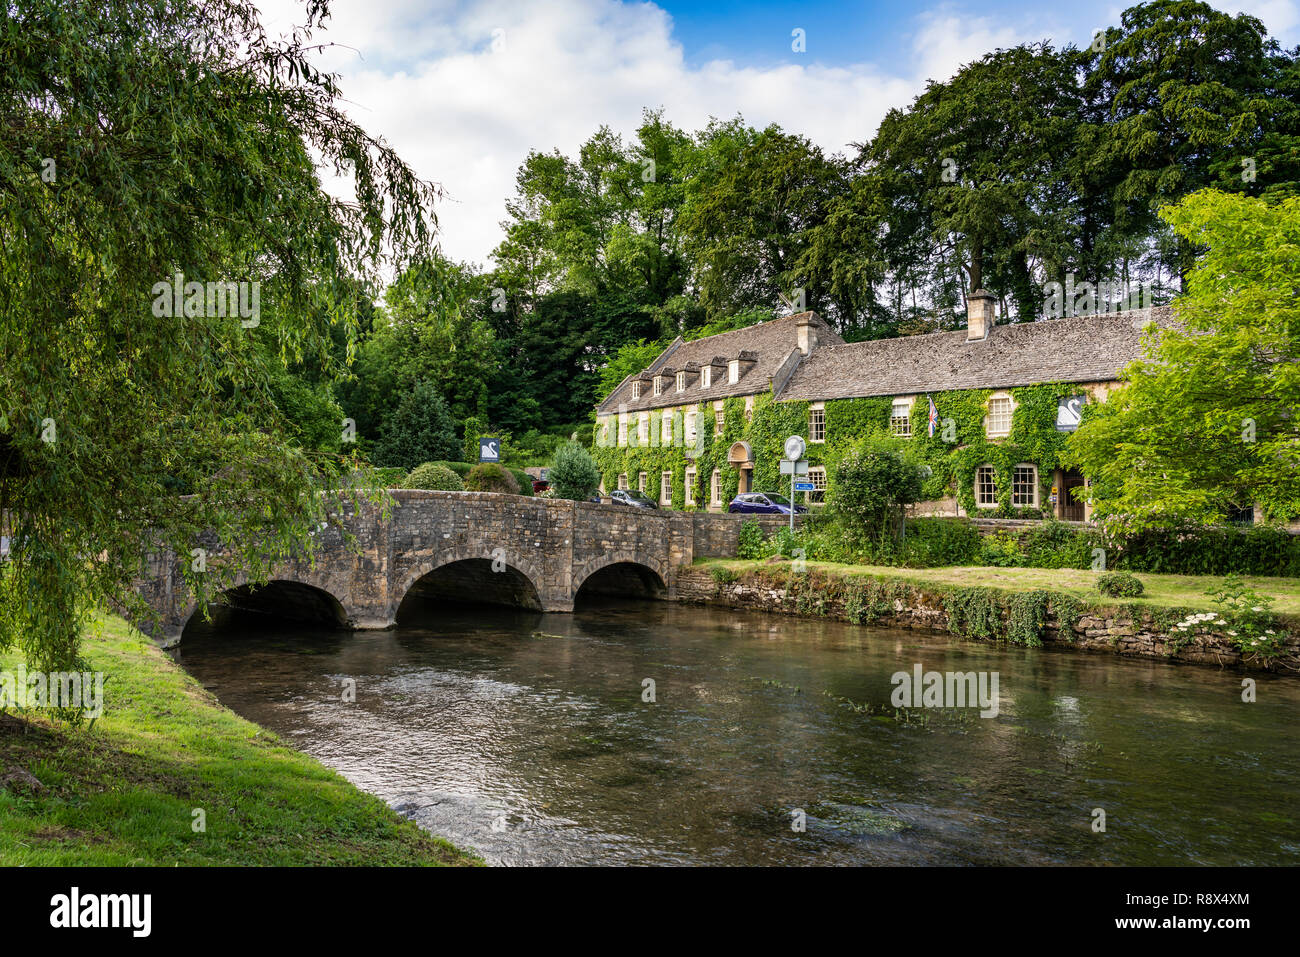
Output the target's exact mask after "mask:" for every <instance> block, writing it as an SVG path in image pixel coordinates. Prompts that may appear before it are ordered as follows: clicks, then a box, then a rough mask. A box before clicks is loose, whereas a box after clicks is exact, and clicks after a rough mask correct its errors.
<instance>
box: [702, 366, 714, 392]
mask: <svg viewBox="0 0 1300 957" xmlns="http://www.w3.org/2000/svg"><path fill="white" fill-rule="evenodd" d="M711 385H713V366H705V367H704V368H703V369H701V370H700V388H701V389H707V388H708V387H709V386H711Z"/></svg>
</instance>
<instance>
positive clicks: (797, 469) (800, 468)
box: [781, 459, 808, 475]
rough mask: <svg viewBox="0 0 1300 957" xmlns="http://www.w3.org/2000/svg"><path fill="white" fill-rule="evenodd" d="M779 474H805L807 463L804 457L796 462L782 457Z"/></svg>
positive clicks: (806, 472)
mask: <svg viewBox="0 0 1300 957" xmlns="http://www.w3.org/2000/svg"><path fill="white" fill-rule="evenodd" d="M781 474H782V475H807V474H808V463H807V461H805V460H804V459H800V460H799V461H798V462H791V461H790V460H789V459H782V460H781Z"/></svg>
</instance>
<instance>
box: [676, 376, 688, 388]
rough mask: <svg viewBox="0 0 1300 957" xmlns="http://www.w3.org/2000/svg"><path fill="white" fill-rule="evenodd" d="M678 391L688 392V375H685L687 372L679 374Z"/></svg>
mask: <svg viewBox="0 0 1300 957" xmlns="http://www.w3.org/2000/svg"><path fill="white" fill-rule="evenodd" d="M677 391H678V392H685V391H686V373H685V372H679V373H677Z"/></svg>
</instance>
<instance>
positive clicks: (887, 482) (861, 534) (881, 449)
mask: <svg viewBox="0 0 1300 957" xmlns="http://www.w3.org/2000/svg"><path fill="white" fill-rule="evenodd" d="M835 473H836V478H835V485H836V489H835V496H834V499H833V501H832V502H831V505H832V506H833V508H834V510H835V514H836V516H837V517H838V519H839V521H840V522H841V523H842V525H843V526H844V528H845V529H846V530H847V531H848V532H849V534H850V536H851V537H853V538H856V539H857V540H858V541H859V542H872V541H882V540H884V539H886V538H895V539H901V537H902V533H903V525H902V519H903V508H904V506H906V505H910V504H911V503H913V502H916V501H917V500H919V499H920V497H921V486H922V482H923V474H922V471H921V469H920V467H919V466H918V465H917V463H916V462H914V461H913V460H912V458H911V456H910V454H909V452H908V450H907V448H906V447H905V446H903V445H902V444H901V443H899V442H898V441H897V440H895V439H892V438H887V437H882V436H869V437H867V438H864V439H861V440H859V441H858V442H856V443H854V445H853V446H852V447H850V448H849V450H848V451H847V452H845V453H844V455H843V457H842V458H841V459H840V461H839V463H838V464H837V465H836V467H835Z"/></svg>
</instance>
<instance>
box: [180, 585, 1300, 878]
mask: <svg viewBox="0 0 1300 957" xmlns="http://www.w3.org/2000/svg"><path fill="white" fill-rule="evenodd" d="M179 657H180V660H181V661H182V663H183V664H184V665H185V667H186V668H187V669H188V670H189V671H190V672H191V673H193V674H194V675H195V676H196V677H198V678H199V680H201V681H202V682H203V683H204V684H205V685H207V686H208V687H209V688H211V689H212V690H213V691H214V692H215V693H216V694H217V695H218V697H220V699H221V700H222V701H223V702H224V703H226V704H227V705H228V706H230V707H231V708H233V709H234V710H236V711H237V712H239V713H240V714H243V715H244V716H246V717H248V718H250V719H251V720H253V721H256V722H258V723H259V724H262V725H265V726H267V727H269V728H271V729H273V730H275V731H277V732H279V733H280V734H282V735H284V736H285V737H286V738H287V739H288V740H289V741H290V742H292V743H293V744H294V745H295V746H296V747H299V748H301V749H302V750H304V751H306V752H308V753H310V754H312V755H315V756H316V757H318V758H319V759H320V760H322V761H323V762H325V763H326V764H328V765H330V766H332V767H334V768H337V769H338V770H339V771H340V772H342V773H343V774H344V775H346V776H347V777H348V778H349V779H350V780H352V781H354V782H355V783H356V784H358V785H359V786H361V787H363V788H365V789H367V790H369V791H372V792H373V793H375V794H378V795H380V796H381V797H383V798H384V799H385V800H387V801H389V802H390V803H391V804H393V805H394V806H396V807H398V808H399V809H401V810H402V811H403V812H404V813H407V814H409V815H410V816H412V817H413V818H414V819H415V820H417V821H418V822H420V823H421V824H422V825H423V826H425V827H427V828H428V829H429V830H431V831H433V832H435V833H438V834H441V835H444V836H446V837H448V838H449V839H450V840H452V841H453V842H455V843H457V844H460V845H463V846H467V847H472V848H474V849H476V850H477V851H479V852H480V853H481V854H483V855H484V856H485V857H486V858H487V859H488V860H490V861H493V862H496V863H507V864H546V863H622V862H636V863H682V864H711V863H715V864H764V863H773V864H808V863H821V864H1042V863H1070V864H1074V863H1089V864H1194V863H1197V864H1199V863H1203V864H1245V863H1255V864H1259V863H1295V862H1296V861H1297V859H1298V858H1300V827H1298V826H1297V820H1296V815H1297V811H1296V808H1297V806H1298V804H1297V798H1298V797H1300V749H1298V748H1297V746H1296V744H1295V740H1294V737H1293V734H1292V731H1291V725H1292V723H1293V720H1294V717H1295V715H1296V713H1297V705H1300V687H1298V684H1300V683H1297V682H1295V681H1292V680H1289V679H1269V678H1267V677H1262V678H1260V679H1259V682H1260V689H1259V695H1258V699H1259V700H1258V702H1257V703H1255V704H1244V703H1242V702H1241V700H1240V695H1239V688H1240V678H1239V676H1237V675H1235V674H1234V673H1231V672H1220V671H1216V670H1212V669H1204V668H1190V667H1180V666H1175V665H1171V664H1168V663H1164V662H1142V661H1127V660H1117V659H1114V658H1110V657H1108V656H1104V655H1087V654H1078V653H1072V652H1068V651H1061V652H1054V651H1045V650H1030V649H1020V648H1009V649H1008V648H995V647H991V646H983V645H976V644H967V643H959V642H951V641H949V640H948V639H946V638H944V637H942V636H928V635H920V634H914V633H910V632H900V631H887V630H881V629H872V628H862V627H854V626H850V625H843V624H839V623H833V622H822V621H798V620H795V619H789V618H780V617H769V616H763V615H758V614H743V613H734V612H729V611H722V610H717V609H704V608H695V607H684V606H678V605H670V604H663V603H644V604H631V605H629V604H620V605H605V606H596V607H589V608H586V609H583V610H581V611H580V612H579V613H577V614H574V615H543V614H540V613H527V612H515V611H510V610H506V609H500V608H471V607H455V606H448V607H444V608H441V609H438V611H437V617H436V618H434V619H432V620H429V621H426V622H425V624H424V626H423V627H418V628H416V627H406V628H402V629H398V630H394V631H388V632H357V633H339V632H319V631H293V630H287V629H286V630H280V631H272V632H266V631H256V630H251V629H245V628H238V629H233V630H232V629H230V628H225V629H212V628H207V629H202V628H196V629H192V631H191V633H190V634H188V635H187V637H186V639H185V642H184V643H183V644H182V646H181V648H180V649H179ZM916 663H921V664H922V665H923V666H924V668H925V669H926V670H931V669H933V670H938V671H979V670H996V671H998V672H999V674H1000V691H1001V698H1000V703H999V706H1000V713H999V715H998V717H996V718H994V719H991V720H984V719H980V718H978V717H977V716H976V714H975V710H974V709H971V710H960V711H958V710H924V711H921V710H917V711H913V712H909V713H908V714H907V715H906V716H905V719H906V720H899V719H898V718H897V717H896V716H895V715H894V713H893V711H892V709H891V708H889V707H888V703H889V699H890V693H891V691H892V690H893V685H892V684H891V681H890V678H891V675H892V674H893V673H894V672H896V671H909V672H910V671H911V669H912V667H913V666H914V665H915V664H916ZM647 678H649V679H653V681H654V692H655V693H654V697H655V700H654V701H653V702H647V701H644V700H643V692H644V687H643V682H644V680H645V679H647ZM346 679H353V680H354V681H355V682H356V700H355V702H345V701H344V700H343V689H344V682H345V680H346ZM1098 807H1100V808H1103V809H1105V811H1106V822H1107V829H1106V832H1105V833H1094V832H1093V831H1092V810H1093V809H1094V808H1098ZM801 823H802V825H803V826H804V828H805V829H804V830H802V831H800V830H796V829H794V827H795V826H797V825H799V824H801Z"/></svg>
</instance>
